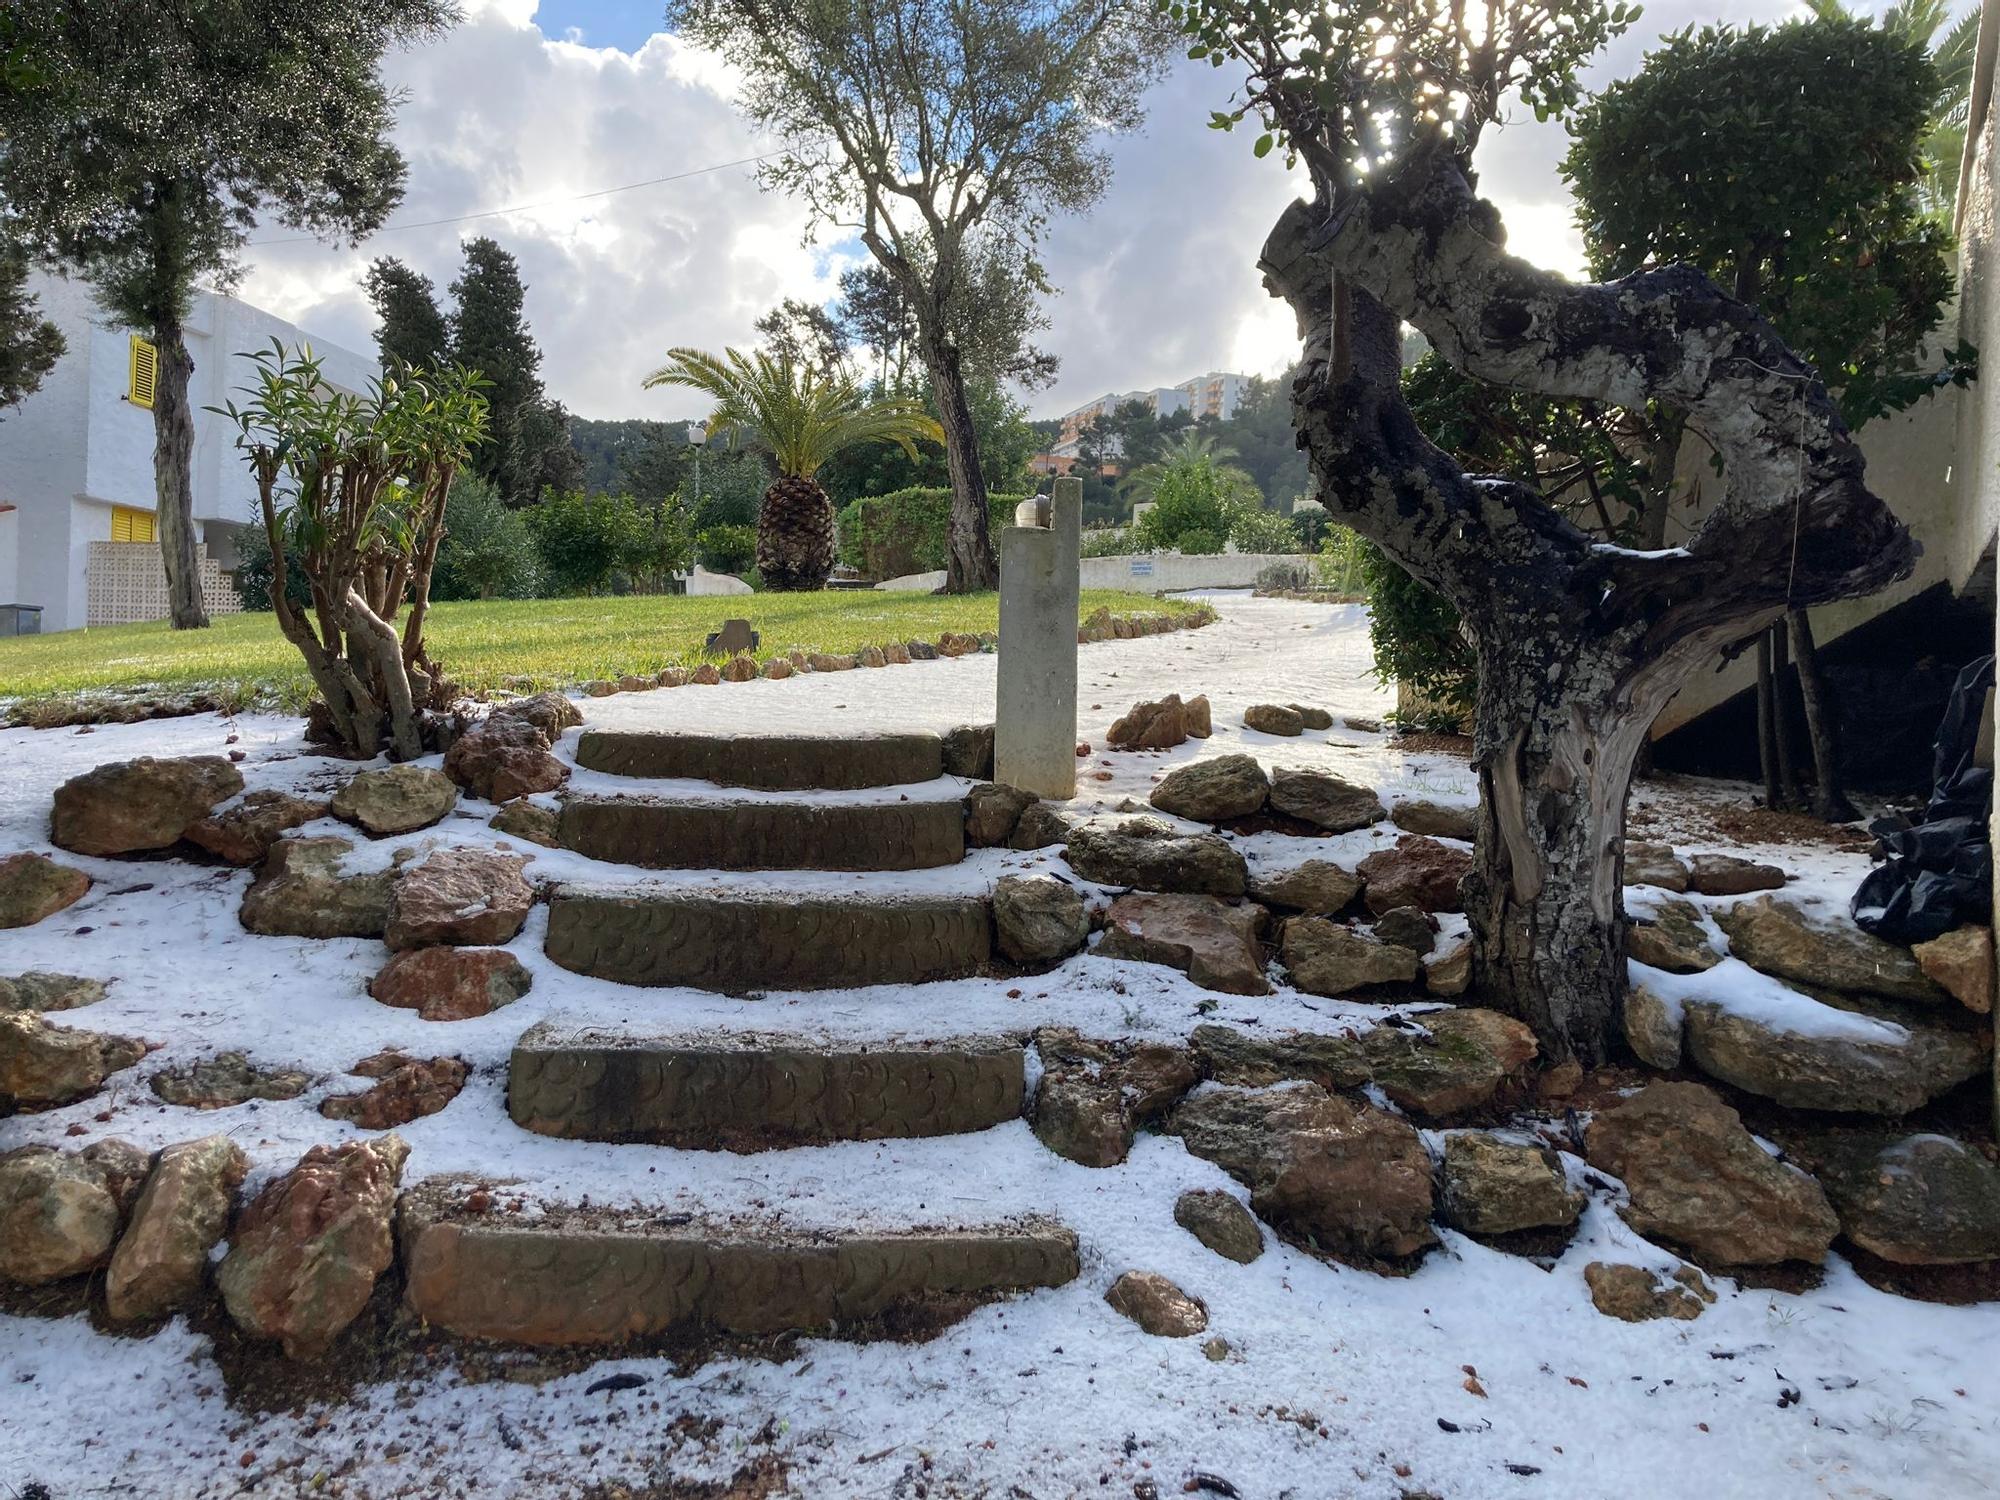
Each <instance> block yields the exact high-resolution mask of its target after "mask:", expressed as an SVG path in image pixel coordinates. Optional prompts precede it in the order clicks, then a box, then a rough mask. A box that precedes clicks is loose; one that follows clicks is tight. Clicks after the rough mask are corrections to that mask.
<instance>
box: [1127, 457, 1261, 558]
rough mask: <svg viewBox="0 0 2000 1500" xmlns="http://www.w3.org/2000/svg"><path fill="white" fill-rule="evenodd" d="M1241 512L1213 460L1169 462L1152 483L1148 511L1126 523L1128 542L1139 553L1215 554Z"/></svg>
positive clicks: (1233, 494)
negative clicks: (1130, 542) (1133, 544)
mask: <svg viewBox="0 0 2000 1500" xmlns="http://www.w3.org/2000/svg"><path fill="white" fill-rule="evenodd" d="M1242 509H1243V501H1242V499H1241V497H1240V496H1239V495H1237V494H1236V493H1235V492H1234V490H1233V489H1232V487H1231V486H1229V485H1227V484H1226V483H1225V482H1224V479H1223V475H1222V472H1221V470H1220V469H1219V468H1218V467H1217V465H1216V463H1215V461H1214V460H1213V459H1210V458H1206V457H1203V458H1198V459H1190V460H1187V461H1183V462H1177V463H1173V464H1170V465H1168V466H1167V467H1166V468H1165V469H1164V470H1162V472H1161V474H1160V476H1159V478H1158V480H1157V482H1156V484H1155V487H1154V490H1153V504H1152V508H1151V509H1149V510H1148V511H1147V512H1146V513H1145V514H1144V515H1143V516H1141V517H1139V519H1138V520H1137V521H1135V522H1134V523H1133V524H1132V539H1133V542H1134V543H1135V544H1136V546H1137V548H1138V550H1140V551H1142V552H1187V553H1196V552H1220V551H1221V550H1222V544H1223V542H1224V541H1225V540H1226V539H1227V538H1228V536H1229V534H1230V531H1231V529H1232V528H1233V526H1234V524H1235V522H1236V520H1237V517H1238V515H1239V514H1240V513H1241V511H1242Z"/></svg>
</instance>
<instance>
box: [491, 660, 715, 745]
mask: <svg viewBox="0 0 2000 1500" xmlns="http://www.w3.org/2000/svg"><path fill="white" fill-rule="evenodd" d="M662 675H664V674H662ZM683 675H685V674H683ZM660 686H661V687H667V686H669V684H668V683H666V682H661V683H660ZM495 719H519V720H521V721H522V722H524V723H528V724H532V725H533V726H534V727H535V728H536V729H537V730H539V731H540V732H541V735H542V738H543V739H544V740H546V741H547V742H548V743H549V744H550V745H554V744H555V742H556V741H557V740H559V739H561V738H562V733H563V731H564V730H565V729H574V728H576V727H577V726H578V725H579V724H581V723H582V722H583V710H582V709H580V708H578V707H577V706H576V705H575V704H574V703H572V702H570V700H569V699H568V698H566V697H564V696H563V695H562V694H561V693H536V694H535V695H534V696H533V697H529V698H512V699H509V700H508V701H507V702H505V703H502V704H500V705H499V706H498V707H497V708H495V709H494V710H493V712H491V713H490V714H488V715H487V716H486V722H487V723H489V724H491V723H492V722H493V721H494V720H495Z"/></svg>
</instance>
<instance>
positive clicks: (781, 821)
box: [557, 794, 965, 870]
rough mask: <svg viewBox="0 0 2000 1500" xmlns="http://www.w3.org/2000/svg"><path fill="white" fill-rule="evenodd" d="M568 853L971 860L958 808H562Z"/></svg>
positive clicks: (676, 864) (712, 860)
mask: <svg viewBox="0 0 2000 1500" xmlns="http://www.w3.org/2000/svg"><path fill="white" fill-rule="evenodd" d="M557 837H558V838H560V839H561V841H562V845H563V847H564V848H566V849H571V850H574V851H575V852H576V853H578V854H582V855H586V856H588V857H589V858H591V859H601V860H605V861H608V862H609V863H612V864H621V865H637V866H639V867H640V868H641V869H647V870H926V869H935V868H937V867H939V866H942V865H955V864H957V863H958V862H959V861H960V860H962V859H964V858H965V812H964V809H963V808H962V807H961V806H960V804H959V803H958V802H957V801H955V800H954V801H948V802H947V801H938V800H934V799H933V800H928V801H919V802H829V803H818V802H747V801H735V802H698V801H683V800H679V799H674V798H663V797H629V796H625V797H601V796H594V795H588V794H576V795H571V796H570V797H568V798H567V799H565V801H564V803H563V810H562V820H561V824H560V827H559V831H558V834H557Z"/></svg>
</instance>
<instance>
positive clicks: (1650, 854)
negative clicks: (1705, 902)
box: [1625, 841, 1688, 895]
mask: <svg viewBox="0 0 2000 1500" xmlns="http://www.w3.org/2000/svg"><path fill="white" fill-rule="evenodd" d="M1625 884H1627V885H1650V886H1656V887H1658V888H1659V889H1660V890H1663V891H1672V892H1674V893H1675V894H1676V895H1679V894H1680V893H1681V892H1683V891H1685V890H1686V889H1687V888H1688V867H1687V865H1686V864H1685V863H1683V862H1682V860H1681V859H1680V857H1679V856H1678V855H1676V854H1675V853H1674V851H1673V850H1672V849H1671V848H1670V847H1668V846H1667V845H1665V844H1648V843H1635V842H1631V841H1628V842H1627V843H1626V845H1625Z"/></svg>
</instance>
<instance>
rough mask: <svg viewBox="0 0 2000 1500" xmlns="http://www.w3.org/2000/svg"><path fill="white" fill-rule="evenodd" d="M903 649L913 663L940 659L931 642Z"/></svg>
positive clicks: (910, 644) (905, 645) (989, 770)
mask: <svg viewBox="0 0 2000 1500" xmlns="http://www.w3.org/2000/svg"><path fill="white" fill-rule="evenodd" d="M903 649H904V650H906V651H908V652H909V653H910V660H911V661H936V660H937V659H938V649H937V647H935V646H933V645H932V644H931V643H930V642H929V641H905V642H903ZM794 665H796V663H794ZM952 774H953V775H954V776H956V775H960V774H968V775H969V774H971V773H969V772H966V773H960V772H957V771H954V772H952ZM982 774H984V775H987V776H991V775H992V774H993V768H992V767H991V766H988V767H987V768H986V770H985V771H984V772H983V773H982Z"/></svg>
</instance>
